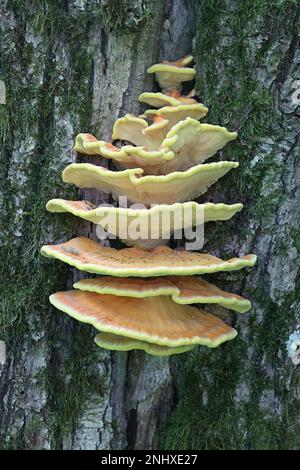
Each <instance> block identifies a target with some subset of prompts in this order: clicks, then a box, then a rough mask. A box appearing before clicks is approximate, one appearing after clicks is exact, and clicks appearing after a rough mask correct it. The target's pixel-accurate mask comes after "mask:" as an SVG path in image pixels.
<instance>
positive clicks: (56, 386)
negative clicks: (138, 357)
mask: <svg viewBox="0 0 300 470" xmlns="http://www.w3.org/2000/svg"><path fill="white" fill-rule="evenodd" d="M8 3H9V7H8V11H9V12H10V14H11V15H13V17H14V19H15V25H16V26H15V28H14V30H13V31H11V30H10V29H9V28H6V24H3V28H1V31H0V79H1V80H3V81H4V82H5V84H6V88H7V100H6V104H5V105H0V154H1V159H0V193H1V194H0V205H1V221H0V233H1V235H0V238H1V244H0V250H1V253H0V256H1V266H0V277H1V283H0V313H1V314H0V340H4V341H5V343H6V349H7V362H8V363H9V361H10V360H11V358H12V355H13V359H14V363H18V361H19V360H20V356H21V354H22V345H23V342H24V338H25V339H26V341H27V342H29V343H30V341H33V342H34V341H35V339H32V337H31V335H32V331H31V329H30V325H29V318H31V319H32V318H34V321H35V323H36V333H37V334H38V332H44V336H43V339H41V341H45V344H46V345H47V348H48V350H49V351H50V352H52V354H53V355H54V354H55V347H56V346H55V341H54V339H53V338H52V334H53V336H54V337H56V338H57V336H58V334H57V325H58V324H59V320H58V317H57V315H58V313H57V312H56V311H55V309H52V308H51V305H50V304H49V299H48V297H49V295H50V294H52V293H53V292H55V291H59V290H65V289H66V281H67V279H68V277H69V268H68V267H67V266H65V265H62V264H57V263H53V262H49V261H48V260H45V259H44V258H43V257H42V256H41V255H40V248H41V246H42V245H43V244H44V243H45V242H46V243H47V242H51V241H54V242H55V241H62V240H67V239H68V238H72V236H74V235H76V234H77V230H78V228H77V227H76V222H75V220H74V218H73V217H71V216H64V217H61V216H60V215H59V214H58V215H53V214H49V213H48V212H47V211H46V208H45V206H46V203H47V201H48V200H49V199H51V198H53V197H56V196H58V197H66V198H70V199H76V190H75V188H72V187H71V186H69V187H67V186H66V185H65V184H63V182H62V180H61V179H60V176H59V175H60V174H61V171H62V170H63V168H64V167H65V166H66V165H67V163H69V162H70V161H71V160H72V156H71V147H72V144H73V135H72V132H73V133H74V135H76V134H77V133H78V132H79V131H80V130H82V129H87V128H88V125H89V122H90V120H91V93H92V91H91V90H92V87H91V86H90V84H91V80H92V77H93V54H94V51H93V50H92V49H91V50H87V48H86V47H85V46H86V44H87V40H86V31H87V30H88V29H89V28H91V29H93V28H95V26H96V23H97V21H98V20H99V12H96V11H95V10H93V12H92V11H91V9H90V6H88V7H87V9H86V10H85V11H83V12H81V11H77V12H75V11H71V10H68V9H67V4H66V2H63V1H59V0H58V1H56V2H49V1H32V2H21V1H19V0H12V1H11V2H8ZM90 13H91V14H90ZM62 25H64V27H63V32H62ZM62 43H63V44H64V47H65V49H64V51H65V53H66V59H65V60H64V58H62V57H61V56H60V53H62ZM65 62H66V64H65ZM68 146H69V147H68ZM66 322H67V323H68V325H71V324H72V320H69V319H66ZM69 327H70V328H71V326H69ZM80 328H81V329H80V333H78V335H77V332H76V333H75V336H76V341H77V340H80V339H82V342H79V343H78V344H80V345H81V347H79V346H78V347H77V346H75V340H74V346H72V348H71V350H72V351H73V352H74V356H72V357H69V358H68V359H67V360H66V361H65V362H64V364H63V367H62V370H63V372H64V373H65V374H69V375H70V376H71V379H70V382H69V383H68V384H67V385H64V383H63V378H62V375H60V374H58V373H57V371H56V370H55V367H56V366H57V363H56V364H53V363H52V362H51V364H50V366H49V369H48V370H47V371H43V370H41V371H40V373H41V375H42V376H41V377H39V378H37V380H38V381H39V383H40V384H41V387H44V389H45V391H46V393H48V396H47V400H49V403H48V404H47V411H48V412H49V415H48V416H47V418H45V419H47V429H48V432H49V433H50V434H51V433H53V436H54V438H53V439H54V441H55V443H54V444H53V446H54V447H55V446H57V447H59V443H60V442H61V438H62V435H63V432H64V430H65V429H66V428H67V427H68V429H70V428H72V426H73V424H74V422H75V420H76V416H77V417H78V416H79V415H80V412H81V411H82V409H83V406H84V403H85V399H86V398H87V399H88V394H89V390H90V389H93V390H95V393H97V392H99V394H102V393H103V387H102V385H103V382H105V377H106V374H105V373H104V374H100V373H99V371H98V370H97V371H95V370H94V369H93V367H94V366H95V363H96V360H95V355H94V354H93V352H91V349H90V346H89V351H87V346H86V347H84V345H83V344H82V343H83V341H84V340H86V344H93V332H92V331H91V329H90V328H89V327H86V326H82V327H80ZM78 331H79V330H78ZM52 332H53V333H52ZM77 336H78V338H77ZM87 336H89V340H88V339H87ZM64 341H65V338H61V342H62V343H63V342H64ZM76 348H77V349H76ZM92 348H93V347H92ZM48 350H47V351H48ZM94 350H95V351H97V350H98V349H97V347H96V346H94ZM95 354H96V353H95ZM21 360H22V361H23V359H21ZM85 369H88V370H87V372H86V380H83V377H82V376H83V374H84V370H85ZM51 374H52V377H51V380H50V376H51ZM48 379H49V380H48ZM93 380H94V381H93ZM47 381H48V383H47ZM75 387H77V391H78V392H77V393H78V395H77V394H76V393H75ZM14 392H15V393H16V394H18V387H17V386H15V388H14ZM52 405H53V406H52ZM57 423H59V426H58V427H57ZM36 426H39V425H38V423H37V422H35V419H34V413H30V414H28V415H27V422H26V431H28V432H30V430H31V429H32V432H33V434H34V432H35V428H36ZM5 429H6V433H5V435H1V436H0V447H1V448H24V429H23V428H22V427H20V429H19V430H16V429H17V425H16V424H15V423H13V422H12V423H11V424H8V425H7V427H6V428H5ZM7 430H9V431H8V432H7ZM10 432H11V434H10Z"/></svg>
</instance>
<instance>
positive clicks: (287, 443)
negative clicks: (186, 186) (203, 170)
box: [164, 0, 300, 449]
mask: <svg viewBox="0 0 300 470" xmlns="http://www.w3.org/2000/svg"><path fill="white" fill-rule="evenodd" d="M295 5H296V2H295V1H292V0H283V1H280V0H274V1H272V2H270V1H256V0H255V1H243V0H238V1H236V2H233V4H232V5H231V7H232V8H231V11H227V10H225V9H224V2H221V1H217V0H216V1H208V0H203V1H201V2H199V4H198V26H197V29H198V31H199V33H198V38H197V41H196V52H195V58H196V62H197V63H198V67H199V73H198V74H197V79H198V81H197V83H196V87H197V95H198V96H199V97H200V98H201V101H202V102H203V103H204V104H205V105H206V106H207V107H208V108H209V110H210V111H209V114H208V115H207V118H206V120H207V121H208V122H210V123H214V124H220V125H223V126H226V127H227V128H228V129H229V130H232V131H238V134H239V135H238V139H237V140H236V141H234V142H231V143H230V144H229V145H228V146H227V148H226V149H225V150H224V151H223V154H222V155H221V157H220V158H221V159H225V160H236V161H239V162H240V167H239V169H238V170H236V171H235V172H232V173H231V174H230V175H228V176H227V177H226V178H224V179H223V181H220V182H218V184H217V185H216V186H215V187H213V188H212V189H211V190H210V192H209V193H208V194H206V195H205V197H204V198H202V199H201V202H204V201H205V200H207V196H208V197H209V196H210V200H213V201H214V202H219V201H220V196H222V202H226V203H232V202H236V201H239V202H242V203H243V204H244V209H243V211H242V212H241V213H240V214H238V216H236V217H235V218H234V219H232V220H230V221H226V222H225V223H222V224H221V223H218V224H209V225H208V226H207V227H206V229H205V239H206V243H205V249H207V250H208V251H210V252H213V253H216V254H217V255H220V256H223V257H226V256H232V254H233V253H232V247H234V249H238V247H239V246H240V247H242V246H243V244H244V243H245V242H246V243H247V241H248V240H249V239H253V233H254V231H256V232H255V233H256V238H255V240H254V242H255V243H253V246H252V247H251V251H253V252H254V253H255V252H256V247H257V249H260V250H261V253H259V252H258V253H257V254H258V255H259V257H258V266H257V267H256V268H254V269H252V270H251V271H249V273H248V278H247V281H248V282H247V284H245V275H246V273H245V272H243V273H233V274H222V275H221V276H217V277H215V278H213V281H214V282H218V285H222V284H223V287H224V288H225V289H227V290H228V291H230V290H231V291H232V290H235V291H236V292H238V293H243V295H245V297H247V298H249V299H250V300H251V302H252V303H253V310H252V311H250V312H249V313H247V314H246V316H245V317H243V319H241V318H240V317H237V316H234V317H232V316H231V318H234V323H233V326H234V327H235V328H236V329H237V330H238V332H239V336H238V337H237V338H236V339H235V340H234V341H232V342H231V343H230V344H228V345H225V346H224V347H221V348H220V349H218V350H216V351H208V352H206V351H204V350H203V349H201V348H199V350H198V351H192V352H190V353H188V354H186V355H185V357H184V359H182V358H178V359H177V360H176V363H177V367H178V371H177V376H176V377H177V378H176V387H177V400H176V405H175V408H174V411H173V412H172V413H171V416H170V419H169V422H168V425H167V431H166V435H165V439H164V448H166V449H285V448H291V449H293V448H299V442H300V441H299V435H300V426H299V420H298V418H297V416H299V413H300V406H299V405H298V404H297V403H299V401H298V402H296V401H295V400H294V398H293V397H296V396H298V394H299V381H300V371H299V370H298V369H296V370H295V368H293V365H292V363H291V362H289V359H288V358H287V355H286V339H287V338H288V336H289V334H291V333H292V331H291V325H296V324H298V323H299V313H298V315H297V313H296V314H295V312H297V307H295V306H296V305H297V302H298V296H299V292H298V290H297V289H296V290H295V291H293V292H290V291H289V292H283V291H282V290H281V291H280V289H279V290H278V291H273V296H277V298H278V299H280V300H279V301H278V303H277V302H275V301H274V300H273V299H272V298H271V294H270V292H268V291H267V289H268V287H267V286H268V284H267V283H268V281H269V279H268V276H266V274H265V268H264V265H263V264H264V259H263V257H264V255H265V253H264V251H263V249H262V248H261V247H260V248H259V242H260V238H262V237H268V236H269V237H270V238H271V237H272V236H273V235H274V233H273V232H274V217H276V213H277V212H278V208H279V207H281V204H282V203H283V202H284V201H286V200H287V194H286V193H285V188H284V186H283V181H282V175H283V174H284V169H285V166H284V165H286V162H285V161H284V160H282V159H281V158H280V153H281V149H282V147H280V145H281V142H284V140H285V138H286V136H287V135H288V133H289V132H290V126H291V125H293V124H291V122H290V121H289V118H288V117H287V118H285V116H284V115H283V114H282V113H280V112H279V110H278V107H277V95H276V94H277V86H280V83H281V82H282V81H284V79H285V75H286V74H287V73H288V64H287V62H286V60H287V59H286V57H287V56H286V55H285V54H282V51H281V52H280V48H279V49H278V50H277V49H274V47H273V46H274V44H275V43H276V42H278V41H279V42H280V41H281V40H282V38H284V39H288V38H289V39H290V38H291V37H292V36H295V35H296V31H297V15H296V13H295V8H294V7H295ZM212 31H213V34H212ZM272 47H273V49H272ZM292 48H293V41H292V42H291V46H290V51H289V54H292V53H293V49H292ZM271 49H272V50H271ZM270 61H272V63H271V62H270ZM268 64H270V68H269V69H268V68H267V66H268ZM266 70H268V71H267V72H266V74H265V76H264V75H263V74H264V71H266ZM250 221H251V225H250V223H249V222H250ZM275 227H276V225H275ZM281 230H282V231H283V234H284V236H283V237H282V238H281V240H282V241H281V242H279V241H276V243H277V245H276V248H277V254H278V255H280V256H281V257H284V256H286V259H287V260H288V259H289V250H290V243H288V241H290V240H291V239H292V240H294V246H295V247H297V246H299V244H298V245H297V240H298V236H297V233H296V231H295V230H294V229H293V227H289V226H288V225H287V226H284V227H281ZM237 238H238V245H237ZM284 240H286V243H284ZM247 246H248V244H247ZM260 255H261V257H260ZM272 256H273V255H272ZM287 262H288V261H287ZM293 262H294V261H293ZM295 262H296V261H295ZM274 269H276V268H275V267H274ZM241 274H242V275H241ZM224 283H225V284H224ZM245 285H246V286H247V291H245V290H244V291H243V288H244V286H245ZM250 286H251V287H250ZM238 289H240V291H239V290H238ZM208 310H209V308H208Z"/></svg>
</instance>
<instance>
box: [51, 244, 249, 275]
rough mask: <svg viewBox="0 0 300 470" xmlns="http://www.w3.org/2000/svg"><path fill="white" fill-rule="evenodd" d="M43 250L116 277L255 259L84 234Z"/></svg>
mask: <svg viewBox="0 0 300 470" xmlns="http://www.w3.org/2000/svg"><path fill="white" fill-rule="evenodd" d="M42 254H43V255H44V256H47V257H49V258H56V259H59V260H61V261H63V262H64V263H67V264H69V265H70V266H74V267H75V268H77V269H79V270H81V271H87V272H89V273H96V274H106V275H109V276H119V277H129V276H140V277H150V276H168V275H176V276H178V275H192V274H209V273H216V272H219V271H234V270H237V269H242V268H245V267H248V266H253V265H254V264H255V262H256V256H255V255H246V256H241V257H240V258H232V259H229V260H228V261H224V260H222V259H220V258H217V257H216V256H212V255H210V254H207V253H196V252H191V251H185V250H172V249H171V248H169V247H167V246H159V247H157V248H154V249H152V250H143V249H141V248H136V247H134V248H123V249H122V250H117V249H115V248H109V247H106V246H103V245H101V244H100V243H97V242H95V241H94V240H91V239H90V238H87V237H77V238H73V239H72V240H69V241H68V242H66V243H61V244H59V245H45V246H43V247H42Z"/></svg>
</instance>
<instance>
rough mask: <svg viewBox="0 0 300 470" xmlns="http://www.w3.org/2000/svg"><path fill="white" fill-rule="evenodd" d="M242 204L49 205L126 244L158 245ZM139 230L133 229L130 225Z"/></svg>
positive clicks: (57, 202)
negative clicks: (92, 225) (100, 229)
mask: <svg viewBox="0 0 300 470" xmlns="http://www.w3.org/2000/svg"><path fill="white" fill-rule="evenodd" d="M242 207H243V205H242V204H231V205H227V204H213V203H210V202H207V203H205V204H198V203H196V202H194V201H190V202H184V203H176V204H169V205H167V204H161V205H156V206H153V207H151V208H150V209H146V208H141V209H139V208H135V209H131V208H123V207H112V206H109V207H107V206H100V207H97V206H94V205H93V204H92V203H91V202H89V201H67V200H64V199H51V200H50V201H49V202H48V203H47V205H46V209H47V210H48V211H50V212H60V213H61V212H68V213H70V214H73V215H75V216H77V217H80V218H82V219H85V220H88V221H90V222H93V223H94V224H99V225H101V226H102V228H103V229H104V230H105V231H107V232H108V233H110V234H111V235H114V236H115V237H117V238H120V239H121V240H122V241H123V242H124V243H126V244H127V245H133V246H138V247H140V248H146V249H147V248H155V247H156V246H159V245H161V244H166V243H167V242H168V239H169V238H170V236H171V235H173V233H174V231H175V230H180V231H182V230H183V231H185V230H186V229H190V228H192V227H194V226H196V225H198V224H201V223H205V222H211V221H217V220H228V219H230V218H231V217H233V216H234V214H236V213H237V212H239V211H240V210H241V209H242ZM133 224H134V227H135V228H136V230H135V231H134V233H131V231H130V230H128V228H129V227H132V226H133Z"/></svg>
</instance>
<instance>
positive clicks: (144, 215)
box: [41, 56, 256, 356]
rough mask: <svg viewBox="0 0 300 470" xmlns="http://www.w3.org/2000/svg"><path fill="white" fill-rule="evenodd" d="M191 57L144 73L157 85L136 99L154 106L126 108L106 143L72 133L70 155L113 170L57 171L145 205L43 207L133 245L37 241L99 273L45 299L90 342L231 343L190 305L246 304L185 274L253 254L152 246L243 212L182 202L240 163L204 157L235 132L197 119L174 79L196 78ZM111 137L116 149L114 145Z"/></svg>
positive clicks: (226, 267) (230, 266)
mask: <svg viewBox="0 0 300 470" xmlns="http://www.w3.org/2000/svg"><path fill="white" fill-rule="evenodd" d="M192 63H193V57H192V56H186V57H184V58H182V59H180V60H178V61H176V62H163V63H160V64H155V65H153V66H152V67H150V68H149V69H148V72H149V73H154V74H155V78H156V80H157V82H158V83H159V85H160V88H161V91H158V92H156V93H154V92H146V93H142V94H141V95H140V96H139V101H140V102H142V103H146V104H148V105H150V106H153V107H154V108H156V109H148V110H146V111H145V112H144V114H143V115H141V116H139V117H137V116H134V115H132V114H126V115H125V116H124V117H121V118H120V119H117V121H116V122H115V125H114V127H113V131H112V143H109V142H105V141H103V140H97V138H96V137H94V136H93V135H91V134H87V133H81V134H78V135H77V137H76V140H75V146H74V149H75V150H76V151H78V152H80V153H83V154H86V155H90V156H91V155H101V156H103V157H105V158H108V159H111V160H113V161H114V163H115V164H116V165H117V166H118V167H119V168H120V169H121V171H111V170H108V169H107V168H104V167H101V166H98V165H94V164H91V163H73V164H71V165H69V166H67V167H66V168H65V169H64V171H63V174H62V177H63V181H64V182H66V183H71V184H74V185H76V186H77V187H78V188H92V189H98V190H100V191H104V192H106V193H110V194H112V195H113V196H114V197H115V198H118V197H119V196H126V197H128V200H129V201H131V202H132V203H139V204H141V203H142V204H144V205H145V206H146V207H143V208H141V207H129V208H124V207H107V206H101V207H96V206H94V205H93V204H91V203H90V202H89V201H67V200H63V199H52V200H51V201H49V202H48V204H47V209H48V210H49V211H51V212H62V213H71V214H73V215H75V216H78V217H81V218H82V219H85V220H89V221H91V222H94V223H96V224H100V226H101V227H102V228H103V229H105V230H108V231H110V233H112V235H114V236H117V237H119V238H120V239H122V240H123V241H125V243H127V244H129V245H133V247H131V248H123V249H119V250H117V249H115V248H111V247H105V246H103V245H101V244H100V243H97V242H96V241H93V240H91V239H90V238H86V237H77V238H74V239H72V240H69V241H68V242H65V243H60V244H57V245H45V246H43V247H42V250H41V251H42V254H43V255H44V256H46V257H49V258H55V259H58V260H61V261H63V262H65V263H67V264H68V265H70V266H73V267H75V268H77V269H79V270H82V271H86V272H89V273H95V274H98V275H99V274H101V275H105V276H106V277H96V278H88V279H81V280H79V281H78V282H76V283H75V284H74V288H75V289H77V290H72V291H67V292H57V293H56V294H53V295H51V296H50V302H51V303H52V304H53V305H54V306H55V307H57V308H58V309H59V310H61V311H63V312H65V313H67V314H69V315H70V316H72V317H74V318H76V319H77V320H79V321H82V322H85V323H90V324H91V325H93V326H94V327H95V328H96V329H97V330H99V331H100V333H99V334H98V335H97V336H96V338H95V342H96V344H97V345H98V346H100V347H103V348H106V349H111V350H117V351H130V350H132V349H140V350H143V351H145V352H147V353H148V354H153V355H159V356H167V355H171V354H179V353H183V352H186V351H189V350H191V349H192V348H194V347H196V346H197V345H203V346H204V345H205V346H208V347H216V346H218V345H220V344H221V343H223V342H224V341H228V340H231V339H233V338H234V337H235V336H236V335H237V332H236V330H234V329H233V328H232V327H231V326H229V325H227V324H226V323H225V322H224V321H223V320H222V319H220V318H218V316H216V315H212V314H211V313H208V312H206V311H205V310H202V309H199V308H196V307H193V306H191V304H207V305H209V304H217V305H220V306H221V307H224V308H228V309H231V310H234V311H236V312H239V313H244V312H246V311H247V310H249V309H250V307H251V304H250V301H249V300H247V299H245V298H243V297H241V296H240V295H238V294H234V293H230V292H225V291H224V290H222V289H220V288H219V287H217V286H215V285H214V284H212V283H210V282H208V281H207V280H205V279H203V278H201V277H196V276H194V275H203V274H210V273H216V272H220V271H223V272H224V271H233V270H238V269H242V268H244V267H251V266H253V265H254V264H255V262H256V256H255V255H252V254H250V255H246V256H241V257H239V258H237V257H236V258H232V259H229V260H222V259H220V258H217V257H216V256H213V255H211V254H208V253H198V252H195V251H194V252H193V251H187V250H175V249H172V248H170V247H168V246H159V245H161V244H162V243H165V242H166V241H168V239H169V237H170V236H171V235H172V233H173V232H175V233H176V230H178V229H180V230H181V233H183V234H185V232H184V229H190V228H192V227H193V226H194V225H196V226H199V223H198V217H197V216H198V213H199V211H200V212H201V214H202V219H201V223H203V222H208V221H217V220H228V219H230V218H231V217H232V216H233V215H234V214H235V213H236V212H238V211H240V210H241V209H242V204H239V203H237V204H232V205H226V204H222V203H220V204H213V203H204V204H198V203H196V202H194V201H191V200H193V199H195V198H196V197H197V196H199V195H202V194H204V193H205V192H206V191H207V189H208V188H209V187H210V186H211V185H212V184H214V183H215V182H216V181H217V180H218V179H219V178H221V177H222V176H224V175H225V174H226V173H228V172H229V171H230V170H231V169H232V168H237V167H238V165H239V164H238V162H232V161H219V162H212V163H204V162H205V161H206V160H207V159H208V158H210V157H212V156H213V155H214V154H215V153H216V152H217V151H218V150H220V149H222V148H223V147H224V146H225V145H226V144H227V143H228V142H230V141H231V140H234V139H235V138H236V137H237V134H236V132H229V131H228V130H227V129H226V128H224V127H220V126H216V125H212V124H206V123H205V124H200V123H199V122H198V120H199V119H201V118H203V117H204V116H206V114H207V112H208V109H207V108H206V107H205V106H204V105H203V104H202V103H198V102H197V100H196V99H195V97H194V90H192V91H191V92H190V93H188V94H187V95H182V94H181V90H182V84H183V83H184V82H187V81H191V80H193V79H194V77H195V70H194V68H192V67H191V64H192ZM185 89H186V87H185ZM115 140H118V142H119V144H120V145H121V146H120V145H119V146H118V147H117V146H115V145H113V143H114V141H115ZM124 142H126V144H124ZM122 144H124V145H122ZM122 203H123V202H122ZM187 209H189V210H190V211H191V217H190V218H189V219H188V220H187V219H185V218H184V217H183V218H181V219H180V222H179V223H178V219H176V217H175V216H176V215H178V213H182V212H183V211H185V210H187ZM166 220H168V226H166V223H165V221H166ZM175 220H176V223H175ZM110 221H112V222H113V223H110ZM131 223H133V224H138V226H139V227H144V231H142V232H141V233H140V235H139V236H138V237H135V236H133V235H132V233H130V232H124V226H125V227H128V226H130V224H131ZM124 233H125V234H124ZM154 234H155V236H154Z"/></svg>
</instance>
